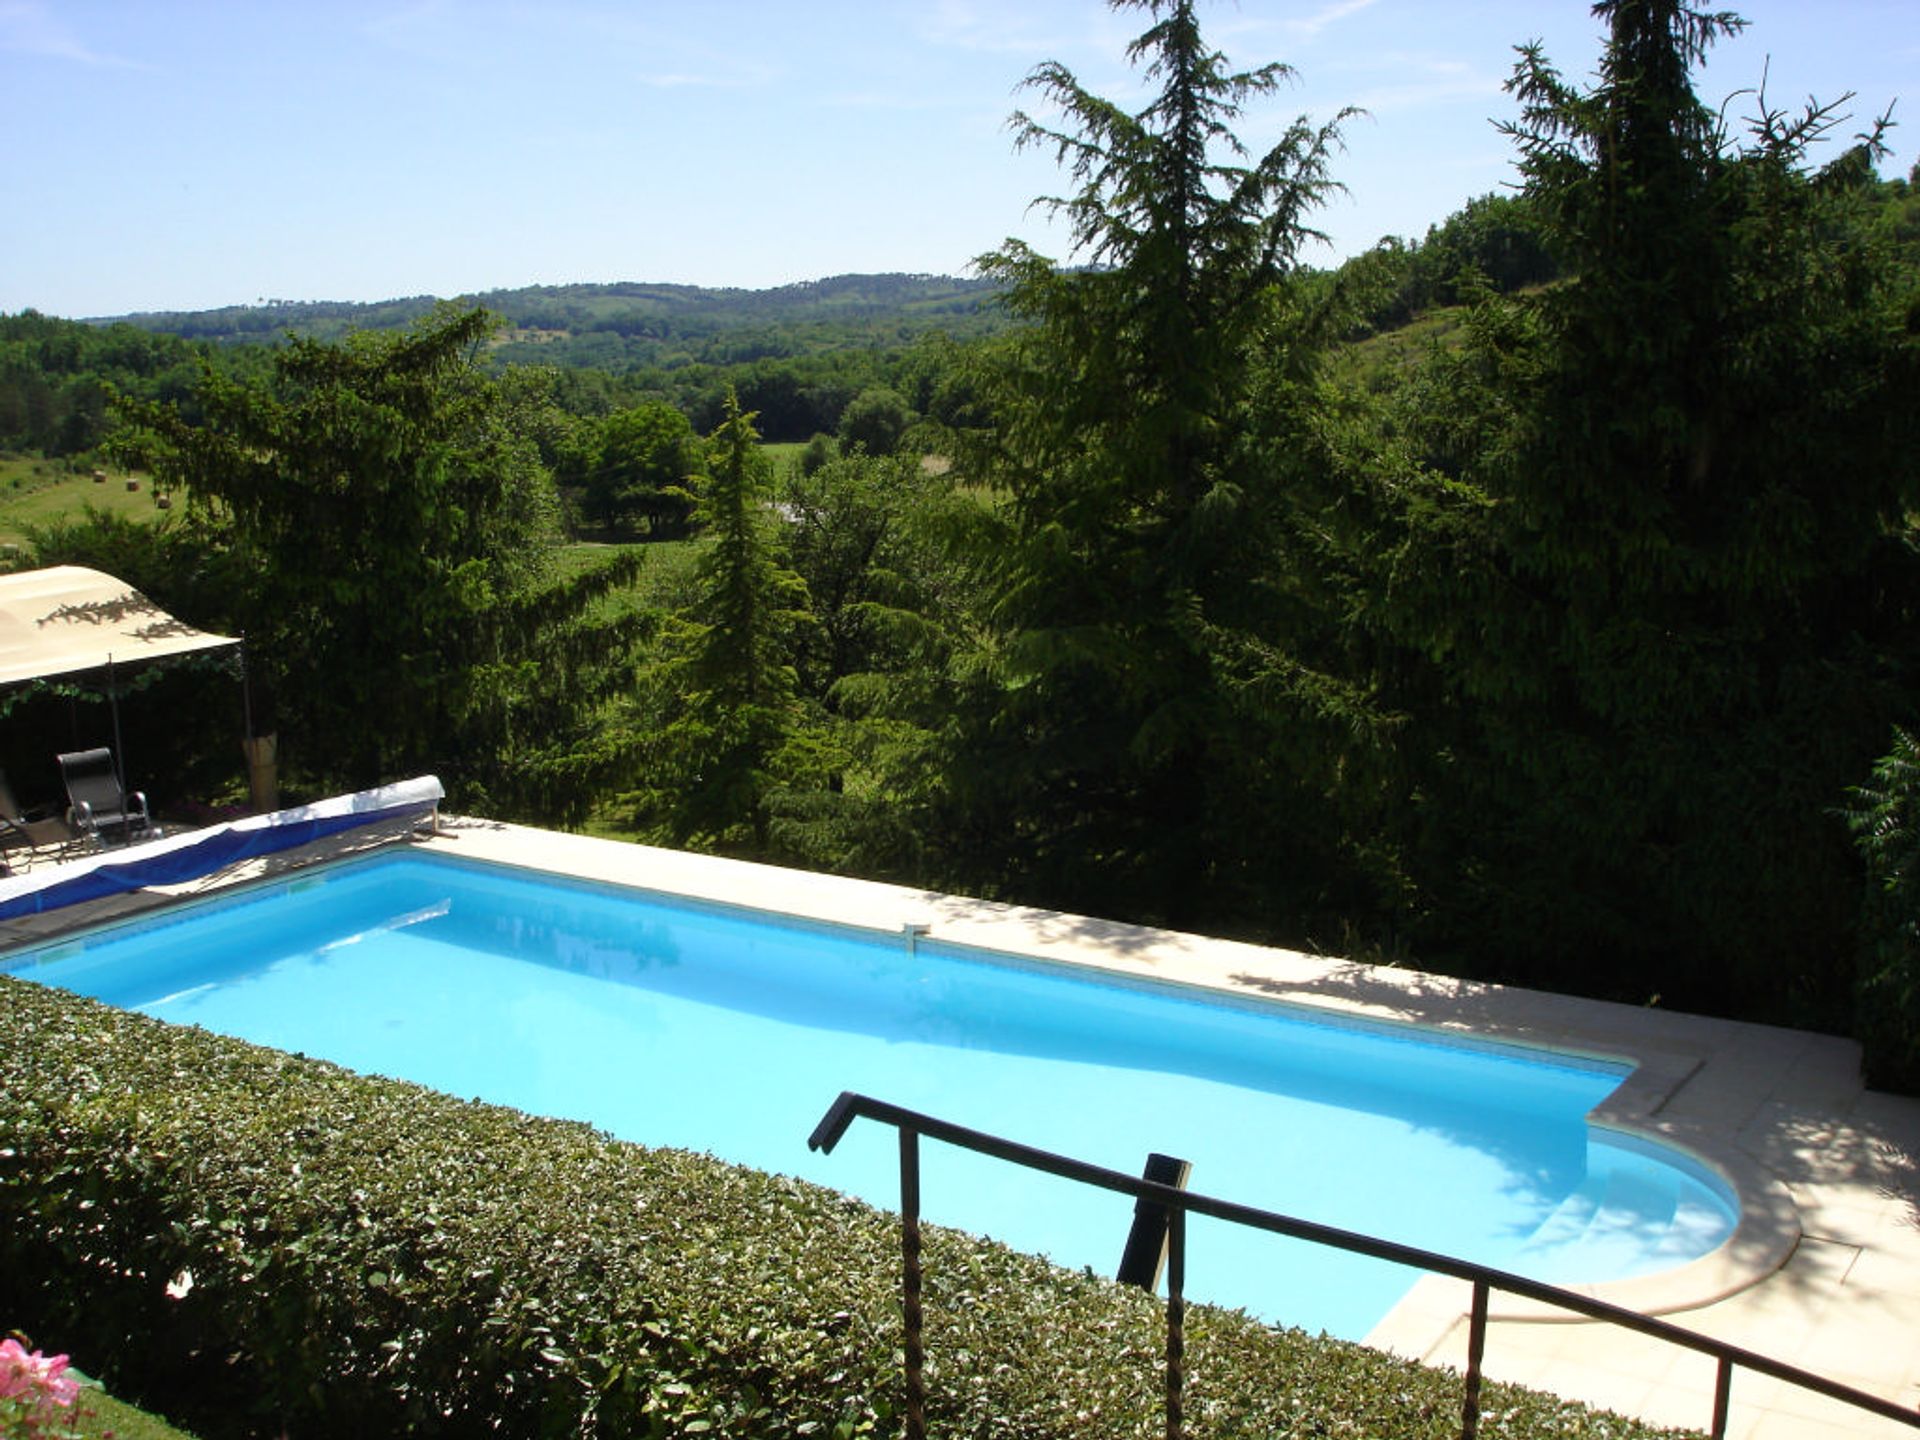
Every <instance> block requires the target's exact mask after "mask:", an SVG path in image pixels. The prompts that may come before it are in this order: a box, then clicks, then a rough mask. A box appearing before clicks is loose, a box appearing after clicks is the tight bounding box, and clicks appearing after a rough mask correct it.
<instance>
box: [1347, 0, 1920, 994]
mask: <svg viewBox="0 0 1920 1440" xmlns="http://www.w3.org/2000/svg"><path fill="white" fill-rule="evenodd" d="M1595 9H1596V13H1597V14H1598V15H1599V16H1600V17H1601V18H1602V19H1603V20H1604V21H1605V23H1606V24H1607V26H1608V36H1607V42H1606V49H1605V54H1604V57H1603V60H1602V63H1601V66H1600V70H1599V77H1598V83H1597V84H1596V85H1595V87H1594V88H1593V89H1591V90H1580V89H1577V88H1575V87H1573V86H1570V85H1568V84H1567V83H1566V82H1565V81H1563V80H1562V79H1561V78H1560V76H1559V75H1558V74H1557V73H1556V72H1555V71H1553V70H1552V68H1551V67H1550V66H1549V65H1548V64H1547V62H1546V60H1545V58H1544V57H1543V56H1542V55H1541V54H1540V52H1539V51H1538V49H1537V48H1529V49H1527V50H1525V51H1524V52H1523V54H1522V58H1521V61H1520V64H1519V66H1518V67H1517V70H1516V74H1515V79H1514V83H1513V87H1512V88H1513V89H1514V90H1515V92H1516V94H1517V95H1518V97H1519V99H1520V101H1521V105H1522V114H1521V118H1520V119H1519V120H1518V121H1516V122H1515V123H1514V124H1513V125H1511V126H1509V127H1508V129H1509V133H1510V134H1511V135H1512V136H1513V137H1514V139H1515V140H1516V142H1517V144H1518V146H1519V151H1520V163H1521V167H1522V170H1523V172H1524V174H1525V176H1526V179H1527V188H1526V199H1527V201H1528V203H1529V205H1530V206H1531V207H1532V209H1533V211H1534V213H1535V214H1536V215H1537V216H1538V217H1540V219H1541V221H1542V224H1543V226H1544V229H1545V232H1546V234H1547V237H1548V240H1549V243H1550V244H1551V246H1552V247H1553V248H1554V250H1555V252H1556V254H1557V256H1558V258H1559V259H1560V260H1561V262H1562V264H1563V266H1564V267H1565V269H1566V271H1567V272H1568V273H1569V276H1570V278H1569V279H1568V280H1566V281H1565V282H1563V283H1560V284H1557V285H1554V286H1552V287H1549V288H1548V289H1547V290H1545V291H1544V292H1542V293H1540V294H1539V295H1537V296H1529V297H1521V298H1517V299H1514V300H1511V301H1497V302H1490V303H1489V304H1488V305H1487V306H1486V307H1485V308H1484V309H1483V310H1482V312H1481V314H1480V315H1479V316H1478V317H1477V318H1476V321H1475V327H1474V338H1473V340H1472V342H1471V343H1470V344H1469V345H1468V346H1467V347H1466V349H1465V350H1464V351H1463V352H1462V354H1461V355H1460V356H1459V357H1458V358H1457V360H1455V361H1454V362H1452V363H1449V364H1441V365H1438V366H1436V367H1435V378H1434V379H1433V380H1432V381H1431V382H1430V383H1429V384H1428V385H1427V387H1426V388H1425V390H1424V393H1423V394H1422V395H1421V396H1420V399H1421V402H1422V407H1423V408H1422V411H1421V413H1419V414H1417V415H1416V416H1414V417H1412V419H1411V423H1410V426H1409V429H1410V432H1411V433H1412V435H1413V436H1414V438H1415V441H1416V443H1417V445H1418V446H1419V448H1420V453H1421V455H1422V457H1423V458H1424V459H1425V460H1426V461H1427V462H1428V464H1429V465H1430V466H1431V467H1432V470H1433V472H1434V473H1433V474H1431V475H1430V476H1429V483H1423V482H1420V481H1418V480H1416V479H1415V478H1413V477H1405V478H1403V480H1402V481H1401V482H1400V491H1399V493H1400V495H1401V498H1402V500H1403V501H1405V502H1407V503H1405V504H1404V505H1403V508H1402V511H1401V513H1402V518H1403V521H1404V522H1405V526H1406V528H1405V530H1404V532H1403V535H1402V541H1401V543H1399V544H1397V545H1396V544H1387V543H1384V542H1383V543H1382V546H1381V556H1382V560H1383V564H1382V565H1381V566H1380V569H1379V572H1378V573H1379V577H1380V580H1379V583H1377V584H1376V585H1374V586H1373V587H1372V593H1371V597H1370V601H1369V606H1370V610H1371V613H1372V614H1373V615H1374V617H1375V618H1376V619H1384V621H1385V624H1384V625H1383V627H1382V628H1383V629H1384V630H1385V631H1386V632H1388V633H1391V634H1392V635H1394V636H1396V637H1397V638H1398V639H1399V640H1401V641H1402V642H1405V643H1406V644H1407V646H1408V650H1407V652H1404V653H1403V654H1402V655H1401V657H1400V659H1399V660H1398V661H1397V662H1396V664H1397V665H1398V667H1399V669H1398V674H1397V676H1396V684H1397V685H1398V686H1400V687H1403V688H1402V689H1401V690H1399V691H1398V697H1399V698H1400V699H1401V700H1402V701H1403V703H1405V704H1406V705H1407V706H1408V708H1409V709H1411V710H1413V711H1414V712H1415V714H1416V720H1415V722H1414V723H1413V724H1411V725H1410V726H1409V727H1408V730H1407V735H1408V740H1409V749H1410V753H1413V754H1414V755H1415V756H1416V757H1417V758H1416V759H1415V761H1414V764H1413V767H1412V774H1413V779H1412V780H1411V781H1410V782H1409V793H1410V794H1411V795H1413V796H1416V797H1417V801H1416V802H1415V803H1414V804H1413V805H1410V806H1409V808H1408V810H1407V811H1406V815H1407V817H1408V818H1409V819H1410V820H1411V821H1412V822H1413V823H1411V824H1409V825H1408V826H1407V828H1406V829H1405V831H1404V832H1403V833H1404V834H1405V836H1406V837H1407V845H1408V851H1407V854H1408V858H1409V865H1410V868H1411V869H1412V871H1413V872H1414V873H1415V874H1416V876H1417V877H1418V879H1419V883H1420V885H1421V887H1422V889H1423V891H1424V894H1425V903H1426V904H1427V905H1428V906H1429V907H1430V910H1429V918H1430V919H1432V920H1433V921H1435V924H1434V925H1433V926H1432V928H1431V929H1430V930H1429V932H1428V933H1429V939H1430V940H1431V941H1432V942H1433V943H1435V944H1444V945H1446V946H1448V947H1450V948H1452V949H1453V950H1454V951H1455V952H1456V953H1458V954H1462V955H1472V956H1475V957H1477V958H1476V960H1475V962H1474V963H1476V964H1477V965H1478V966H1480V967H1481V968H1482V969H1483V970H1492V971H1493V972H1494V973H1500V974H1505V975H1509V976H1514V977H1518V978H1526V979H1537V980H1541V981H1545V982H1547V983H1551V984H1565V983H1578V984H1582V985H1585V986H1587V987H1589V988H1595V989H1599V990H1602V991H1604V992H1606V993H1611V994H1616V995H1620V996H1622V997H1627V998H1632V999H1635V1000H1645V999H1647V998H1649V997H1654V996H1658V997H1661V998H1663V999H1664V1000H1666V1001H1668V1002H1670V1003H1679V1004H1686V1005H1695V1006H1703V1007H1708V1008H1716V1009H1726V1008H1734V1009H1741V1010H1746V1011H1747V1012H1749V1013H1752V1012H1754V1011H1756V1010H1757V1011H1760V1012H1762V1013H1769V1014H1773V1015H1776V1016H1779V1017H1781V1018H1790V1019H1796V1020H1802V1021H1805V1020H1808V1019H1813V1018H1816V1017H1819V1018H1824V1019H1826V1020H1829V1021H1838V1020H1839V1019H1840V1016H1841V1012H1840V1010H1839V1008H1838V1007H1839V1006H1840V1005H1841V1004H1843V1003H1844V995H1845V989H1846V984H1845V975H1844V966H1845V962H1846V957H1847V955H1848V951H1849V948H1850V947H1849V946H1848V944H1847V943H1846V940H1845V937H1846V935H1847V934H1848V932H1849V930H1850V922H1851V916H1852V911H1853V907H1854V903H1855V902H1854V897H1855V893H1856V892H1855V888H1854V884H1853V881H1852V861H1851V857H1850V856H1849V854H1848V851H1847V846H1846V843H1845V835H1844V832H1843V829H1842V827H1841V826H1840V825H1839V823H1838V821H1837V820H1836V819H1835V818H1834V814H1833V811H1834V807H1835V806H1836V805H1837V804H1838V803H1839V797H1840V795H1841V793H1842V791H1843V789H1844V787H1845V785H1846V784H1847V782H1848V781H1850V780H1852V779H1854V778H1856V777H1857V776H1859V775H1860V774H1863V773H1865V770H1866V768H1867V765H1868V763H1869V762H1870V761H1871V758H1872V757H1873V755H1874V754H1875V752H1876V750H1877V748H1878V746H1879V744H1880V742H1881V738H1882V737H1883V736H1884V735H1885V734H1886V730H1887V725H1888V723H1889V721H1890V720H1891V719H1893V718H1895V717H1896V716H1897V715H1898V714H1899V708H1898V707H1899V706H1900V704H1901V693H1902V689H1903V687H1904V686H1906V685H1909V684H1910V683H1911V680H1912V678H1913V676H1914V674H1915V671H1914V669H1913V662H1914V660H1915V658H1916V657H1915V649H1914V646H1913V644H1912V641H1911V640H1910V639H1909V638H1908V637H1909V636H1910V634H1911V615H1912V605H1913V601H1914V582H1915V580H1916V578H1920V576H1916V573H1915V570H1914V566H1913V563H1912V552H1911V550H1910V548H1908V547H1907V546H1906V544H1905V541H1904V539H1903V532H1904V530H1905V526H1906V520H1905V514H1906V512H1907V510H1908V507H1910V506H1911V505H1912V504H1913V502H1914V499H1915V496H1916V485H1915V481H1916V468H1915V462H1914V456H1915V454H1916V453H1917V452H1916V441H1920V433H1916V425H1915V418H1914V413H1915V412H1914V409H1913V407H1912V406H1911V405H1910V404H1908V403H1906V401H1905V400H1904V399H1902V398H1901V397H1902V396H1905V395H1910V394H1911V393H1913V387H1914V384H1915V380H1916V378H1920V377H1916V373H1915V360H1916V352H1915V341H1914V335H1913V333H1912V331H1911V329H1910V327H1909V326H1908V325H1907V323H1906V318H1905V317H1906V313H1907V311H1906V305H1907V302H1906V300H1904V299H1903V298H1902V289H1903V285H1902V283H1901V282H1900V280H1899V278H1898V275H1897V273H1896V271H1895V270H1894V269H1893V268H1892V267H1891V266H1890V265H1889V264H1888V256H1887V253H1886V251H1885V250H1884V249H1883V248H1881V247H1880V245H1879V244H1878V243H1877V242H1876V240H1875V239H1874V236H1873V230H1872V225H1871V223H1870V221H1871V214H1872V210H1873V208H1874V206H1873V191H1874V188H1875V187H1874V186H1873V185H1872V184H1871V183H1870V180H1871V162H1872V160H1873V158H1874V155H1875V151H1876V149H1877V146H1878V129H1877V127H1871V128H1870V129H1869V131H1868V132H1867V134H1866V135H1865V136H1863V137H1862V139H1861V141H1860V143H1859V145H1858V146H1857V147H1856V148H1854V149H1852V150H1849V151H1847V152H1846V153H1844V154H1842V155H1841V156H1840V157H1839V158H1838V159H1836V160H1835V161H1834V162H1832V163H1831V164H1829V165H1828V166H1826V167H1825V168H1823V169H1816V168H1813V166H1812V165H1811V147H1812V146H1813V145H1814V144H1815V143H1816V142H1817V141H1819V140H1820V139H1821V138H1823V137H1824V136H1825V135H1826V134H1827V133H1828V132H1829V131H1831V130H1832V128H1833V127H1834V126H1835V125H1836V124H1838V123H1839V121H1840V118H1841V117H1840V116H1839V114H1838V113H1837V112H1836V111H1835V110H1834V109H1832V108H1830V107H1821V106H1818V105H1814V106H1810V107H1808V108H1807V109H1805V110H1804V111H1801V112H1798V113H1791V114H1790V113H1786V112H1781V111H1777V110H1774V109H1773V108H1771V107H1770V105H1769V104H1768V102H1767V100H1766V97H1765V96H1764V95H1763V94H1762V95H1755V96H1753V97H1752V99H1751V101H1750V106H1751V109H1752V111H1753V115H1752V119H1751V123H1750V127H1749V128H1750V133H1749V135H1748V136H1747V137H1746V138H1745V139H1744V141H1736V140H1735V138H1734V137H1733V136H1731V135H1730V134H1729V133H1728V131H1727V129H1726V128H1725V126H1724V125H1723V123H1722V122H1721V120H1720V119H1719V117H1718V113H1717V112H1716V111H1714V110H1712V109H1710V108H1708V107H1706V106H1705V105H1703V104H1702V103H1701V101H1700V100H1699V98H1698V97H1697V96H1696V94H1695V92H1694V89H1693V83H1692V78H1691V77H1692V74H1693V71H1694V70H1695V68H1696V67H1697V66H1698V65H1699V64H1700V63H1701V62H1702V61H1703V60H1704V58H1705V56H1706V54H1707V51H1708V49H1709V47H1710V45H1711V44H1712V42H1713V41H1714V40H1715V39H1716V38H1719V37H1722V36H1724V35H1726V34H1728V33H1730V32H1731V31H1732V30H1733V29H1734V28H1735V27H1736V25H1737V24H1738V22H1737V21H1736V20H1735V19H1734V18H1733V17H1731V16H1729V15H1724V14H1711V13H1706V12H1702V11H1699V10H1696V9H1695V8H1693V7H1692V6H1690V5H1687V4H1685V3H1682V0H1605V3H1602V4H1600V5H1597V6H1596V7H1595ZM1389 579H1390V580H1391V583H1390V584H1389V583H1388V581H1389Z"/></svg>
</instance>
